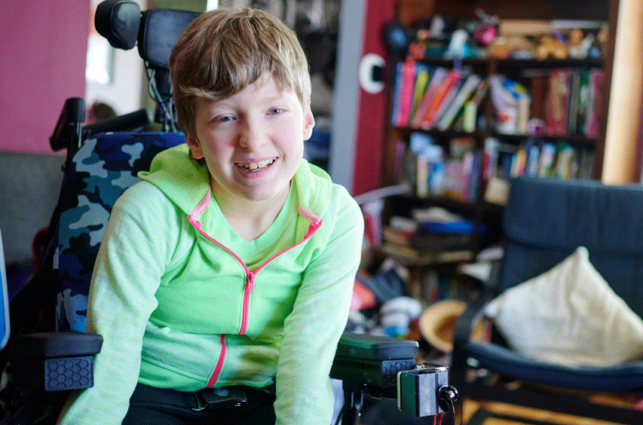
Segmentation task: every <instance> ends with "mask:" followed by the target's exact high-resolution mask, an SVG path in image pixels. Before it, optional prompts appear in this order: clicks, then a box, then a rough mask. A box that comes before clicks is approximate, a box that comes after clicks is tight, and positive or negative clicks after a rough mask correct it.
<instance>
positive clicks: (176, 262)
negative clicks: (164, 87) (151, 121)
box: [59, 145, 363, 425]
mask: <svg viewBox="0 0 643 425" xmlns="http://www.w3.org/2000/svg"><path fill="white" fill-rule="evenodd" d="M140 177H141V178H142V180H143V181H142V182H141V183H138V184H136V185H134V186H133V187H131V188H130V189H128V190H127V191H126V192H125V193H124V194H123V196H122V197H121V198H120V199H119V200H118V202H117V203H116V205H115V206H114V209H113V211H112V215H111V218H110V221H109V225H108V227H107V230H106V233H105V237H104V239H103V242H102V244H101V248H100V251H99V254H98V259H97V261H96V266H95V268H94V274H93V278H92V285H91V289H90V294H89V301H88V312H87V331H88V332H91V333H98V334H101V335H102V336H103V338H104V343H103V348H102V351H101V353H100V354H98V355H97V356H96V363H95V385H94V387H93V388H90V389H87V390H84V391H82V392H79V393H76V394H74V395H73V396H72V397H71V398H70V400H69V401H68V403H67V406H66V407H65V410H64V411H63V414H62V415H61V419H60V420H59V423H62V424H92V425H94V424H104V425H108V424H120V423H121V421H122V420H123V418H124V416H125V414H126V413H127V410H128V407H129V398H130V396H131V395H132V393H133V391H134V388H135V386H136V384H137V382H141V383H143V384H146V385H150V386H155V387H161V388H174V389H177V390H181V391H196V390H199V389H203V388H207V387H224V386H228V385H251V386H257V387H261V386H265V385H268V384H270V383H271V382H273V379H274V380H276V383H277V400H276V402H275V413H276V415H277V423H279V424H293V425H303V424H323V425H328V424H329V423H330V421H331V416H332V411H333V401H334V399H333V392H332V388H331V383H330V379H329V376H328V375H329V371H330V367H331V364H332V361H333V357H334V354H335V349H336V345H337V341H338V340H339V337H340V335H341V333H342V331H343V329H344V326H345V323H346V320H347V316H348V310H349V304H350V298H351V293H352V288H353V283H354V279H355V273H356V271H357V267H358V264H359V259H360V250H361V245H362V236H363V219H362V215H361V211H360V209H359V207H358V205H357V204H356V203H355V201H354V200H353V199H352V198H351V197H350V195H349V194H348V192H347V191H346V190H345V189H344V188H343V187H342V186H339V185H336V184H333V183H332V182H331V180H330V177H329V176H328V175H327V174H326V173H325V172H324V171H322V170H321V169H319V168H318V167H316V166H314V165H311V164H309V163H308V162H306V161H302V163H301V165H300V166H299V168H298V170H297V172H296V174H295V176H294V178H293V181H292V184H291V190H290V194H289V197H288V200H287V201H286V204H285V205H284V208H282V210H281V212H280V213H279V215H278V217H277V218H276V220H275V222H274V223H273V224H272V225H271V226H270V228H269V229H268V230H267V231H266V232H265V233H264V234H263V235H261V236H260V237H259V238H257V239H256V240H254V241H244V240H242V239H241V238H240V237H238V236H236V234H234V232H233V231H232V229H231V227H230V226H229V224H228V223H227V221H226V220H225V218H224V217H223V214H222V213H221V210H220V209H219V207H218V205H217V204H216V200H215V199H214V198H213V197H212V196H211V194H210V190H209V183H208V182H209V175H208V171H207V168H206V167H205V166H200V165H198V164H197V163H196V162H195V161H194V160H191V159H190V158H189V156H188V148H187V146H186V145H181V146H178V147H176V148H172V149H168V150H166V151H164V152H162V153H160V154H159V155H157V157H156V158H155V159H154V161H153V162H152V166H151V170H150V172H149V173H140Z"/></svg>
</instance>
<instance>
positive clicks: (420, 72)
mask: <svg viewBox="0 0 643 425" xmlns="http://www.w3.org/2000/svg"><path fill="white" fill-rule="evenodd" d="M415 67H416V70H415V85H414V87H413V103H412V105H411V113H410V115H409V123H410V119H411V118H412V117H413V116H414V115H415V111H417V108H418V106H419V105H420V102H421V101H422V98H423V97H424V93H425V92H426V88H427V86H428V84H429V78H430V76H431V73H430V71H429V66H428V65H426V64H424V63H420V62H417V63H416V64H415Z"/></svg>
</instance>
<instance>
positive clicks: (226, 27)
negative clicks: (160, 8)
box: [169, 8, 311, 137]
mask: <svg viewBox="0 0 643 425" xmlns="http://www.w3.org/2000/svg"><path fill="white" fill-rule="evenodd" d="M169 65H170V74H171V77H172V84H173V88H174V102H175V104H176V112H177V118H178V122H179V126H180V127H181V130H182V131H184V132H185V133H187V134H189V135H191V136H193V137H196V129H195V105H196V100H197V98H199V97H202V98H206V99H213V100H216V99H224V98H226V97H229V96H232V95H234V94H236V93H238V92H240V91H242V90H243V89H244V88H245V87H247V86H248V85H250V84H252V83H254V82H255V81H257V80H258V79H259V77H260V76H261V75H262V74H263V73H264V71H270V72H271V73H272V75H273V76H274V78H275V80H276V82H277V85H278V87H279V88H280V89H282V90H293V91H294V92H295V94H296V95H297V97H298V98H299V101H300V102H302V105H305V103H306V102H307V101H308V100H309V99H310V93H311V88H310V84H311V83H310V74H309V70H308V61H307V60H306V55H305V54H304V51H303V49H302V47H301V45H300V43H299V40H298V39H297V35H296V34H295V33H294V31H292V30H291V29H290V28H288V27H287V26H286V25H285V24H284V23H283V22H281V21H280V20H279V19H278V18H276V17H275V16H273V15H270V14H269V13H267V12H264V11H262V10H259V9H251V8H244V9H218V10H213V11H210V12H206V13H204V14H202V15H200V16H199V17H197V18H196V19H195V20H194V21H192V23H190V25H189V26H188V27H187V29H186V30H185V31H184V32H183V34H182V35H181V36H180V37H179V39H178V41H177V43H176V45H175V46H174V48H173V49H172V53H171V55H170V61H169Z"/></svg>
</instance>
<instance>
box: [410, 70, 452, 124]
mask: <svg viewBox="0 0 643 425" xmlns="http://www.w3.org/2000/svg"><path fill="white" fill-rule="evenodd" d="M447 74H448V71H447V70H446V69H445V68H441V67H439V68H436V69H435V71H433V76H431V79H430V80H429V84H428V86H427V88H426V91H425V92H424V96H423V97H422V101H421V102H420V104H419V105H418V108H417V111H415V115H414V116H413V118H412V119H411V127H413V128H420V122H421V121H422V117H424V114H426V111H427V110H428V109H429V106H430V105H431V100H433V96H434V95H435V93H436V92H437V90H438V88H439V87H440V85H441V84H442V81H443V80H444V79H445V78H446V76H447Z"/></svg>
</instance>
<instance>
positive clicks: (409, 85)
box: [395, 59, 416, 127]
mask: <svg viewBox="0 0 643 425" xmlns="http://www.w3.org/2000/svg"><path fill="white" fill-rule="evenodd" d="M415 65H416V63H415V60H413V59H407V60H406V61H404V64H403V65H402V89H401V91H400V104H399V110H398V115H397V119H396V124H395V125H396V126H397V127H406V126H407V125H408V123H409V119H410V116H411V106H412V104H413V89H414V87H415V72H416V66H415Z"/></svg>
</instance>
